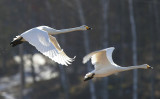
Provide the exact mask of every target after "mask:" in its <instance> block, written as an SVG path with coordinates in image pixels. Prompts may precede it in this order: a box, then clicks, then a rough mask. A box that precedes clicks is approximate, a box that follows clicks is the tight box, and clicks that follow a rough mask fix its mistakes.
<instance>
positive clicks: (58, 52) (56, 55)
mask: <svg viewBox="0 0 160 99" xmlns="http://www.w3.org/2000/svg"><path fill="white" fill-rule="evenodd" d="M21 36H22V37H23V38H24V39H25V40H26V41H28V42H29V43H30V44H31V45H33V46H35V47H36V49H37V50H38V51H40V52H41V53H42V54H44V55H45V56H48V57H49V58H50V59H52V60H54V61H55V62H57V63H59V64H62V65H66V66H68V64H70V62H72V61H73V59H72V58H68V56H67V55H66V54H65V53H64V52H63V50H62V49H61V48H60V46H59V44H58V43H57V41H56V39H54V37H51V36H48V33H47V32H46V31H43V30H39V29H37V28H33V29H30V30H28V31H26V32H24V33H23V34H21ZM53 42H54V43H53ZM66 57H67V58H66Z"/></svg>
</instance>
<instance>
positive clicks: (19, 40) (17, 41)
mask: <svg viewBox="0 0 160 99" xmlns="http://www.w3.org/2000/svg"><path fill="white" fill-rule="evenodd" d="M22 39H23V37H19V38H17V39H16V40H13V41H12V42H11V43H10V45H11V46H12V47H15V46H16V45H19V44H21V43H23V41H22Z"/></svg>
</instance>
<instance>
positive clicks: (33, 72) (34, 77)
mask: <svg viewBox="0 0 160 99" xmlns="http://www.w3.org/2000/svg"><path fill="white" fill-rule="evenodd" d="M31 73H32V80H33V83H34V84H35V83H36V73H35V68H34V64H33V59H32V57H31Z"/></svg>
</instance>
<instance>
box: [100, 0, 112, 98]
mask: <svg viewBox="0 0 160 99" xmlns="http://www.w3.org/2000/svg"><path fill="white" fill-rule="evenodd" d="M109 1H110V0H101V5H102V14H103V15H102V17H103V18H102V19H103V20H102V22H103V24H102V25H103V35H102V39H103V40H102V44H103V47H104V48H106V47H108V9H109ZM102 86H103V88H102V95H101V96H102V99H108V97H109V94H108V77H105V78H103V81H102Z"/></svg>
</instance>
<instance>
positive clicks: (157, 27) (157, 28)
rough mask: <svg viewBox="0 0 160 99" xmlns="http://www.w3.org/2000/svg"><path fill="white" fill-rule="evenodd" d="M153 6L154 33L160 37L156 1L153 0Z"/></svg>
mask: <svg viewBox="0 0 160 99" xmlns="http://www.w3.org/2000/svg"><path fill="white" fill-rule="evenodd" d="M153 2H154V3H153V4H154V6H153V7H154V17H155V20H156V21H155V24H156V32H157V34H159V36H160V31H159V27H160V24H159V15H158V14H159V13H158V7H157V5H158V4H157V3H158V2H157V0H153Z"/></svg>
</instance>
